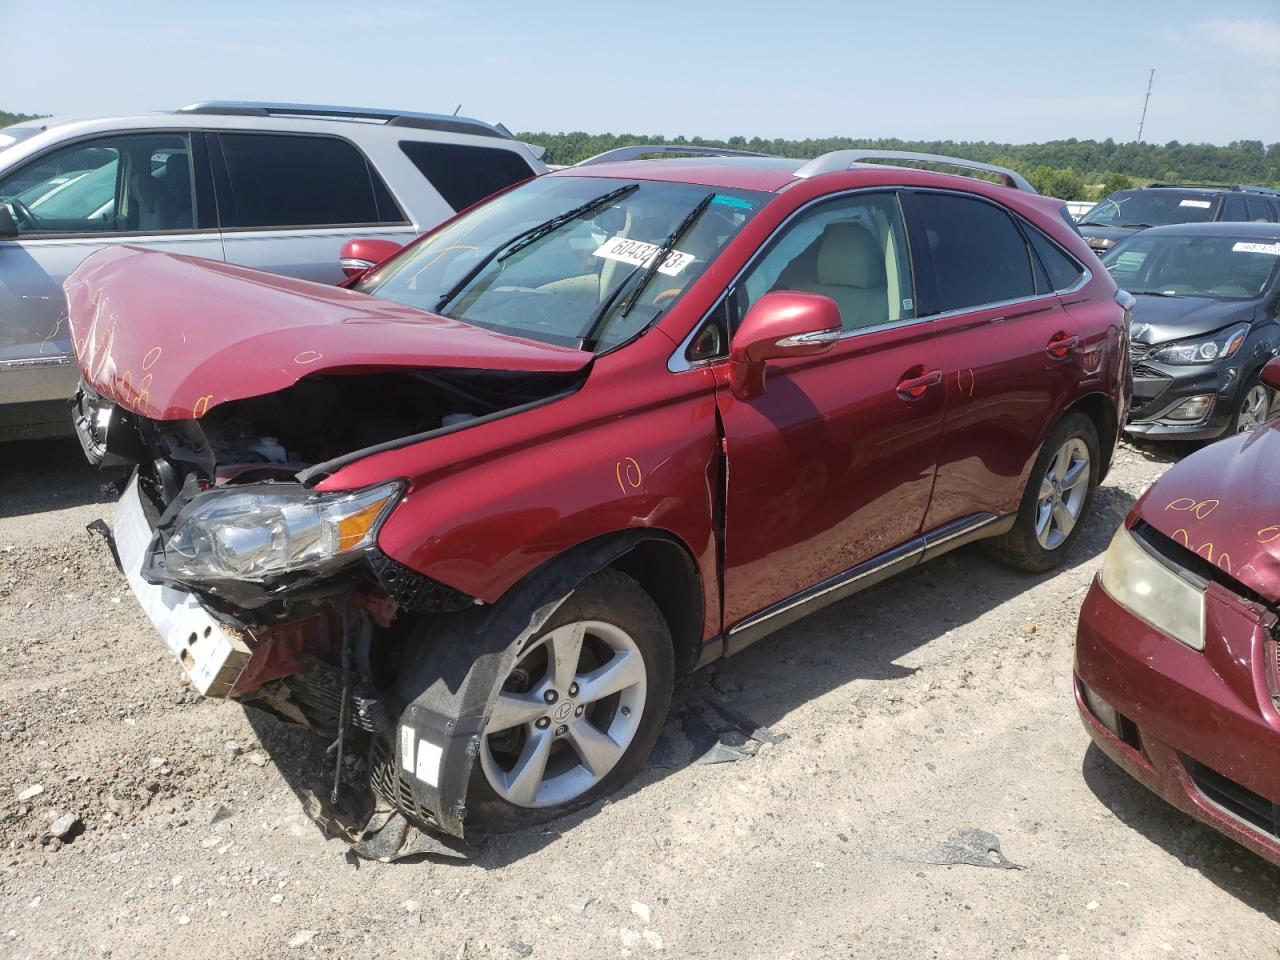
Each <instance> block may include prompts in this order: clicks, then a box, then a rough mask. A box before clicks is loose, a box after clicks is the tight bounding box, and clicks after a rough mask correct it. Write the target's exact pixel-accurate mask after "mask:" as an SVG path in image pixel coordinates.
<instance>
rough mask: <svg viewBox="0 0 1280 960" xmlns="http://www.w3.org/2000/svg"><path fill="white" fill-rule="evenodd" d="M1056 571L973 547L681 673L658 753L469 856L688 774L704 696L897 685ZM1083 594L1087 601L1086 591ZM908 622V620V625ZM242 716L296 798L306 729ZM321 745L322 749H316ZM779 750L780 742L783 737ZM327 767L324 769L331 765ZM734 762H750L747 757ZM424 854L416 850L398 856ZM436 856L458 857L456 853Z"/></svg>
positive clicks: (741, 702)
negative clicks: (920, 653)
mask: <svg viewBox="0 0 1280 960" xmlns="http://www.w3.org/2000/svg"><path fill="white" fill-rule="evenodd" d="M1132 505H1133V497H1132V496H1131V495H1129V494H1128V493H1126V492H1125V491H1124V490H1122V489H1120V488H1118V487H1105V486H1104V487H1102V488H1100V489H1099V490H1098V491H1097V495H1096V499H1095V503H1094V508H1093V509H1092V511H1091V512H1090V516H1089V518H1088V520H1086V522H1085V528H1084V530H1083V531H1082V534H1081V537H1080V540H1079V541H1078V542H1077V543H1076V545H1075V548H1074V550H1073V551H1072V554H1071V557H1070V559H1069V561H1068V566H1067V568H1066V569H1068V570H1070V569H1073V568H1076V567H1079V566H1081V565H1084V564H1088V563H1090V562H1091V561H1093V560H1094V559H1095V558H1096V557H1097V556H1098V555H1099V554H1101V552H1102V551H1103V550H1105V549H1106V546H1107V544H1108V543H1109V542H1110V539H1111V536H1112V534H1113V533H1114V532H1115V529H1116V527H1117V526H1118V525H1119V523H1120V522H1121V520H1123V518H1124V516H1125V514H1126V513H1127V512H1128V510H1129V508H1130V507H1131V506H1132ZM1059 573H1061V571H1050V572H1047V573H1041V574H1029V573H1025V572H1022V571H1018V570H1013V569H1011V568H1009V567H1006V566H1004V565H1003V564H1000V563H997V562H995V561H994V560H991V559H990V558H989V557H988V556H987V555H986V553H985V552H984V551H983V550H982V548H981V546H980V545H976V544H974V545H970V546H966V547H962V548H961V549H959V550H956V551H955V552H953V553H951V554H948V555H946V556H943V557H940V558H939V559H937V560H934V561H931V562H929V563H927V564H922V565H921V566H919V567H916V568H915V569H914V570H911V571H908V572H907V573H904V574H902V575H900V576H898V577H895V578H893V579H891V580H888V581H886V582H884V583H881V584H878V585H876V586H874V587H872V588H870V589H868V590H866V591H863V592H862V593H859V594H857V595H855V596H853V597H850V598H848V599H846V600H843V601H841V602H839V603H836V604H833V605H832V606H830V607H827V608H826V609H825V610H822V611H819V612H817V613H814V614H813V615H811V616H809V617H807V618H805V619H804V620H801V621H798V622H797V623H794V624H792V625H790V626H788V627H786V628H785V629H783V630H780V631H778V632H777V633H776V634H773V635H771V636H769V637H766V638H765V639H763V640H761V641H760V642H759V643H756V644H754V645H753V646H751V647H749V648H748V649H747V650H745V651H743V652H742V653H741V654H739V655H737V656H735V657H732V658H728V659H726V660H722V661H718V662H717V663H715V664H714V665H712V666H711V667H709V668H707V669H705V670H702V671H699V672H697V673H695V674H693V675H692V676H690V677H687V678H684V679H683V680H682V681H681V682H680V683H679V685H678V687H677V690H676V692H675V696H674V698H673V701H672V706H671V714H670V719H669V720H668V722H667V725H666V728H665V729H664V732H663V740H660V741H659V745H658V748H657V749H656V750H655V752H654V757H653V758H651V760H650V762H649V764H648V765H647V766H646V767H645V769H644V770H642V771H641V773H640V774H639V775H638V776H637V777H636V778H635V779H634V780H633V781H631V782H630V783H629V784H627V785H626V786H625V787H623V788H622V790H621V791H619V792H618V793H616V794H614V795H612V796H611V797H608V798H606V799H604V800H602V801H600V802H599V803H596V804H593V805H592V806H590V807H587V808H586V809H584V810H581V811H578V812H577V813H574V814H571V815H569V816H566V817H564V818H562V819H560V820H557V821H555V822H553V823H551V824H548V825H546V826H542V827H537V828H531V829H528V830H524V831H521V832H518V833H514V834H508V835H504V836H501V837H493V838H489V839H488V840H487V841H486V842H484V843H483V844H476V845H474V846H471V847H470V848H469V849H468V850H467V851H466V852H467V854H468V858H467V861H466V862H470V863H472V864H475V865H477V866H480V867H482V868H484V869H499V868H501V867H504V866H506V865H508V864H510V863H513V862H515V861H518V860H520V859H522V858H523V857H525V856H527V855H528V854H530V853H534V852H536V851H538V850H541V849H543V848H544V847H546V846H549V845H550V844H553V843H555V842H556V841H557V840H558V839H559V838H560V837H561V835H562V834H567V833H570V832H571V831H572V830H573V828H574V827H575V826H577V825H578V824H579V823H581V822H582V821H584V820H587V819H589V818H590V817H592V816H594V815H595V814H596V813H597V812H599V810H600V809H602V808H603V807H604V806H605V805H607V804H616V803H627V802H628V801H629V799H630V798H631V797H632V796H633V795H634V794H635V793H637V792H639V791H643V790H645V789H646V788H647V787H649V786H650V785H652V784H654V783H657V782H660V781H661V780H663V779H664V778H666V777H667V776H669V775H671V774H673V773H676V772H678V771H680V770H683V769H685V768H686V767H688V766H689V765H690V764H691V763H693V762H694V760H696V758H697V756H698V753H697V751H693V752H691V751H690V750H689V749H688V747H689V744H688V743H683V744H681V743H677V744H675V745H674V749H671V747H672V744H670V743H669V742H664V741H668V740H669V739H670V738H673V737H674V738H676V739H679V738H680V736H681V730H680V728H681V726H682V719H684V718H687V716H688V715H689V713H691V712H695V711H696V710H697V709H698V707H699V706H701V705H704V704H706V703H707V702H708V701H709V702H711V703H718V704H722V705H724V706H727V707H728V708H730V709H731V710H732V711H733V712H734V713H736V714H739V715H742V716H744V717H746V718H749V719H750V721H752V722H753V723H754V724H756V725H758V726H761V727H773V726H775V725H776V724H778V723H779V721H781V720H782V719H783V718H785V717H786V716H787V715H788V714H790V713H792V712H793V711H794V710H795V709H796V708H797V707H799V706H801V705H802V704H804V703H806V702H808V701H810V700H812V699H814V698H817V697H820V696H822V695H823V694H824V693H827V692H828V691H830V690H832V689H835V688H837V687H841V686H844V685H846V684H849V683H854V682H857V681H859V680H871V681H886V680H889V681H892V680H897V679H902V678H904V677H909V676H911V675H912V674H914V673H915V672H916V668H914V667H906V666H902V665H901V664H899V663H898V661H899V660H900V659H901V658H902V657H903V656H905V655H907V654H909V653H911V652H912V651H914V650H918V649H920V648H922V647H925V646H927V645H928V644H930V643H931V642H933V641H935V640H937V639H938V638H939V637H941V636H943V635H945V634H947V633H948V632H950V631H952V630H954V629H957V628H958V627H960V626H962V625H964V624H966V623H969V622H971V621H974V620H976V619H978V618H979V617H981V616H983V615H984V614H986V613H988V612H989V611H990V610H991V609H992V608H994V607H996V606H998V605H1000V604H1003V603H1005V602H1007V601H1009V600H1012V599H1014V598H1015V597H1017V596H1018V595H1020V594H1022V593H1024V592H1026V591H1028V590H1031V589H1033V588H1034V587H1036V586H1037V585H1039V584H1041V583H1044V582H1045V581H1047V580H1050V579H1052V578H1053V577H1054V576H1056V575H1058V574H1059ZM1079 592H1080V600H1082V599H1083V590H1080V591H1079ZM1072 602H1076V603H1077V604H1078V601H1076V600H1073V601H1072ZM904 610H909V611H910V616H909V617H904V616H903V612H904ZM904 624H910V627H909V628H906V629H904ZM1008 639H1009V640H1010V641H1013V640H1015V639H1017V640H1025V639H1026V638H1025V636H1024V635H1023V634H1022V628H1021V624H1019V625H1018V630H1017V637H1016V638H1015V637H1014V636H1012V635H1011V636H1010V637H1009V638H1008ZM249 715H250V720H251V722H252V723H253V726H254V727H255V729H256V730H257V731H258V734H259V736H260V738H261V739H262V742H263V746H264V747H265V748H266V749H267V750H268V751H269V752H270V753H271V754H272V758H273V760H275V761H276V763H277V765H278V766H279V768H280V771H281V773H282V774H283V775H284V777H285V779H286V781H287V782H288V783H289V785H290V787H291V788H292V789H293V791H294V792H295V794H297V795H298V796H299V798H300V800H301V799H303V798H304V795H305V793H306V791H307V790H308V788H313V785H314V784H315V783H316V776H317V774H318V773H320V771H318V770H317V769H316V768H315V767H314V766H313V765H312V763H313V762H314V761H312V762H305V761H303V760H302V757H303V755H304V754H306V753H308V752H310V753H311V756H312V757H314V756H316V754H315V753H314V752H311V751H309V750H307V749H306V746H305V745H304V743H303V740H305V739H306V737H307V736H308V735H306V734H302V735H301V736H302V739H299V735H298V733H297V732H296V731H293V730H291V729H289V728H288V727H286V726H285V725H284V724H280V723H278V722H276V721H274V720H272V719H269V718H267V717H266V716H265V715H262V714H257V712H256V711H252V710H251V711H249ZM312 746H313V747H314V746H315V745H312ZM319 746H320V749H321V750H323V745H319ZM664 747H665V749H664ZM775 749H786V744H785V743H784V744H782V745H780V746H779V747H776V748H775ZM277 753H279V756H277ZM672 758H675V759H674V761H673V759H672ZM322 762H323V763H324V765H325V766H327V765H328V763H330V762H331V761H328V760H325V761H322ZM737 762H739V763H751V762H752V759H751V758H750V757H746V758H744V759H742V760H739V761H737ZM321 775H323V774H321ZM317 829H319V828H317ZM428 858H430V859H437V858H435V857H432V856H431V855H428ZM420 859H422V857H420V856H415V857H413V858H407V859H405V860H403V861H400V862H403V863H413V862H414V861H416V860H420ZM440 859H443V860H445V861H446V862H459V860H458V857H457V856H456V855H454V856H448V855H444V856H442V858H440Z"/></svg>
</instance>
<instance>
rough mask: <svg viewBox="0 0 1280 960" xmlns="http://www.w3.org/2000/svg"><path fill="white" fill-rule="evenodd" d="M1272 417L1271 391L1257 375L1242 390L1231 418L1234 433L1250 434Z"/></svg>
mask: <svg viewBox="0 0 1280 960" xmlns="http://www.w3.org/2000/svg"><path fill="white" fill-rule="evenodd" d="M1270 416H1271V391H1270V390H1269V389H1267V387H1266V385H1265V384H1264V383H1263V382H1262V381H1261V380H1260V379H1258V377H1257V375H1256V374H1255V375H1254V376H1253V377H1252V378H1251V379H1250V380H1249V382H1248V383H1246V384H1245V385H1244V387H1242V388H1241V390H1240V399H1239V400H1237V401H1236V405H1235V410H1234V411H1233V415H1232V417H1231V432H1232V433H1248V432H1250V431H1251V430H1253V429H1254V428H1255V427H1257V426H1260V425H1261V424H1263V423H1266V422H1267V420H1269V419H1270Z"/></svg>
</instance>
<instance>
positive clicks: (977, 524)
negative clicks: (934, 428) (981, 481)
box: [728, 513, 1006, 637]
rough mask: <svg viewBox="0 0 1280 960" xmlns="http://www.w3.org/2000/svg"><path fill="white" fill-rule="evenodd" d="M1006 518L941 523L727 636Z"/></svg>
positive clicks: (973, 517)
mask: <svg viewBox="0 0 1280 960" xmlns="http://www.w3.org/2000/svg"><path fill="white" fill-rule="evenodd" d="M1004 520H1006V518H1003V517H999V516H996V515H995V514H994V513H975V514H971V515H970V516H967V517H960V518H959V519H957V520H952V521H950V522H948V523H944V524H943V525H942V526H941V527H937V528H935V529H933V530H931V531H929V532H928V533H925V534H922V535H921V536H918V537H915V538H913V539H911V540H908V541H907V542H906V543H904V544H902V545H901V546H898V547H894V548H893V549H892V550H887V551H885V552H884V553H882V554H879V555H878V556H875V557H872V558H871V559H870V560H865V561H863V562H862V563H860V564H858V565H857V566H854V567H851V568H849V569H848V570H846V571H844V572H843V573H837V574H836V575H835V576H833V577H829V578H827V579H826V580H823V581H822V582H821V583H818V584H815V585H814V586H812V587H809V588H807V589H805V590H801V591H800V592H799V593H796V594H793V595H792V596H790V597H787V598H786V599H784V600H780V601H778V602H777V603H775V604H773V605H772V606H769V607H766V608H765V609H763V610H761V611H760V612H758V613H755V614H752V615H751V616H749V617H747V618H746V619H745V620H741V621H739V622H738V623H736V624H734V626H732V627H731V628H730V629H729V633H728V635H729V636H730V637H732V636H734V635H736V634H739V633H742V632H743V631H744V630H749V629H751V628H752V627H755V626H758V625H759V624H761V623H764V622H765V621H767V620H771V619H773V618H774V617H776V616H778V615H780V614H783V613H786V612H787V611H788V610H793V609H795V608H796V607H799V606H802V605H803V604H807V603H811V602H813V601H815V600H818V599H820V598H822V597H824V596H826V595H827V594H829V593H831V592H832V591H834V590H840V589H842V588H844V587H847V586H850V585H852V584H855V583H857V582H858V581H859V580H864V579H866V578H867V577H870V576H871V575H873V574H875V573H877V572H879V571H881V570H883V569H885V568H886V567H890V566H893V565H894V564H899V563H902V562H903V561H904V560H909V559H911V558H912V557H915V556H917V555H920V556H924V555H926V554H933V553H934V551H935V550H936V549H937V548H938V547H940V546H943V545H944V544H947V543H950V542H952V541H955V540H958V539H960V538H962V537H971V536H972V535H973V534H975V533H977V532H979V531H981V530H982V529H984V528H985V527H989V526H992V525H993V524H996V523H1000V522H1001V521H1004Z"/></svg>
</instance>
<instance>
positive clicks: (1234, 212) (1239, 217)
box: [1221, 197, 1249, 221]
mask: <svg viewBox="0 0 1280 960" xmlns="http://www.w3.org/2000/svg"><path fill="white" fill-rule="evenodd" d="M1221 219H1223V220H1231V221H1243V220H1248V219H1249V208H1248V207H1247V206H1246V205H1245V202H1244V197H1227V199H1226V200H1224V201H1223V203H1222V217H1221Z"/></svg>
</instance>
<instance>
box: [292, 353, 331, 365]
mask: <svg viewBox="0 0 1280 960" xmlns="http://www.w3.org/2000/svg"><path fill="white" fill-rule="evenodd" d="M323 359H324V354H323V353H317V352H316V351H314V350H303V351H302V352H301V353H300V354H298V355H297V356H296V357H294V358H293V362H294V363H297V364H303V365H305V364H308V363H315V362H316V361H317V360H323Z"/></svg>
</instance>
